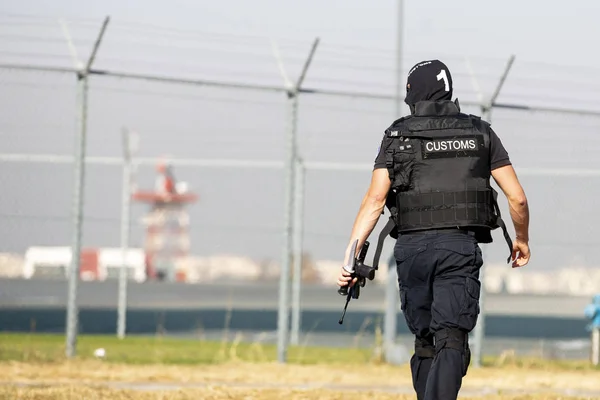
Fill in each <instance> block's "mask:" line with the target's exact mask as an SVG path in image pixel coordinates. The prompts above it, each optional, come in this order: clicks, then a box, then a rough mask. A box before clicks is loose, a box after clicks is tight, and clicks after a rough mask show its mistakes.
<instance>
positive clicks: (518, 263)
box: [512, 239, 531, 268]
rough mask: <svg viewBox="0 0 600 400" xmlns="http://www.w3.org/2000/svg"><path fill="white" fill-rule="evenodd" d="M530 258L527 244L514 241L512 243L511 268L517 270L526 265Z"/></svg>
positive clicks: (517, 240)
mask: <svg viewBox="0 0 600 400" xmlns="http://www.w3.org/2000/svg"><path fill="white" fill-rule="evenodd" d="M530 256H531V253H530V252H529V244H528V243H527V242H525V241H522V240H519V239H515V240H514V241H513V252H512V259H513V263H512V267H513V268H519V267H523V266H525V265H527V263H528V262H529V257H530Z"/></svg>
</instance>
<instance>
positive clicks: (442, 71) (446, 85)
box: [436, 69, 450, 92]
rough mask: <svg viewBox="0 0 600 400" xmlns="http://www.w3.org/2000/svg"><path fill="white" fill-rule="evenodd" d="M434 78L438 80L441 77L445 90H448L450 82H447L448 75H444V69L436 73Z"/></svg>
mask: <svg viewBox="0 0 600 400" xmlns="http://www.w3.org/2000/svg"><path fill="white" fill-rule="evenodd" d="M436 78H438V81H439V80H442V79H443V80H444V86H445V89H446V92H447V91H449V90H450V84H449V83H448V75H446V70H445V69H443V70H441V71H440V73H439V74H437V76H436Z"/></svg>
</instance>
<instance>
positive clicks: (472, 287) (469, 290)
mask: <svg viewBox="0 0 600 400" xmlns="http://www.w3.org/2000/svg"><path fill="white" fill-rule="evenodd" d="M480 291H481V284H480V282H479V281H478V280H477V279H476V278H475V277H471V276H469V277H466V278H465V287H464V299H463V306H462V311H461V324H460V325H461V327H462V328H464V329H467V330H471V329H473V328H474V327H475V324H476V323H477V317H478V316H479V313H480V308H479V295H480Z"/></svg>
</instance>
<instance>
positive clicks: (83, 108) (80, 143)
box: [66, 17, 109, 358]
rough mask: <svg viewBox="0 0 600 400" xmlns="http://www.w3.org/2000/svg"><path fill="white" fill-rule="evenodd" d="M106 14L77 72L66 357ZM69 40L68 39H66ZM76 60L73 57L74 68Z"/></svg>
mask: <svg viewBox="0 0 600 400" xmlns="http://www.w3.org/2000/svg"><path fill="white" fill-rule="evenodd" d="M108 21H109V17H106V18H105V19H104V23H103V24H102V28H101V30H100V34H99V35H98V38H97V39H96V42H95V43H94V49H93V50H92V54H91V55H90V57H89V59H88V62H87V64H86V65H85V67H83V68H80V69H79V70H78V71H77V94H78V96H77V97H78V104H79V107H78V114H77V127H78V132H77V135H76V145H75V162H74V176H75V181H74V182H73V243H72V248H71V265H70V267H69V275H68V279H69V280H68V299H67V326H66V331H67V332H66V336H67V343H66V356H67V357H68V358H71V357H74V356H75V352H76V350H75V348H76V343H77V325H78V322H77V281H78V280H79V264H80V261H81V234H82V225H83V192H84V187H85V147H86V138H87V95H88V77H89V74H90V69H91V67H92V63H93V62H94V58H95V57H96V53H97V52H98V48H99V46H100V42H101V41H102V37H103V36H104V32H105V30H106V26H107V25H108ZM69 43H70V41H69ZM79 66H80V63H79V62H78V60H76V67H79Z"/></svg>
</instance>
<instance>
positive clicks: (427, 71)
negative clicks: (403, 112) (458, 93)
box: [404, 60, 452, 112]
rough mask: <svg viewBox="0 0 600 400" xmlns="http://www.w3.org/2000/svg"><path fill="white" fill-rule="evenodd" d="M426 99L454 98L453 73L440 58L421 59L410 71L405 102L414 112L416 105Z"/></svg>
mask: <svg viewBox="0 0 600 400" xmlns="http://www.w3.org/2000/svg"><path fill="white" fill-rule="evenodd" d="M424 100H428V101H440V100H452V75H450V71H449V70H448V67H446V65H445V64H444V63H443V62H441V61H439V60H429V61H421V62H420V63H418V64H416V65H415V66H414V67H412V68H411V69H410V71H409V72H408V77H407V79H406V98H405V99H404V102H405V103H406V104H408V106H409V107H410V109H411V111H412V112H414V105H415V104H416V103H418V102H419V101H424Z"/></svg>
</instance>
